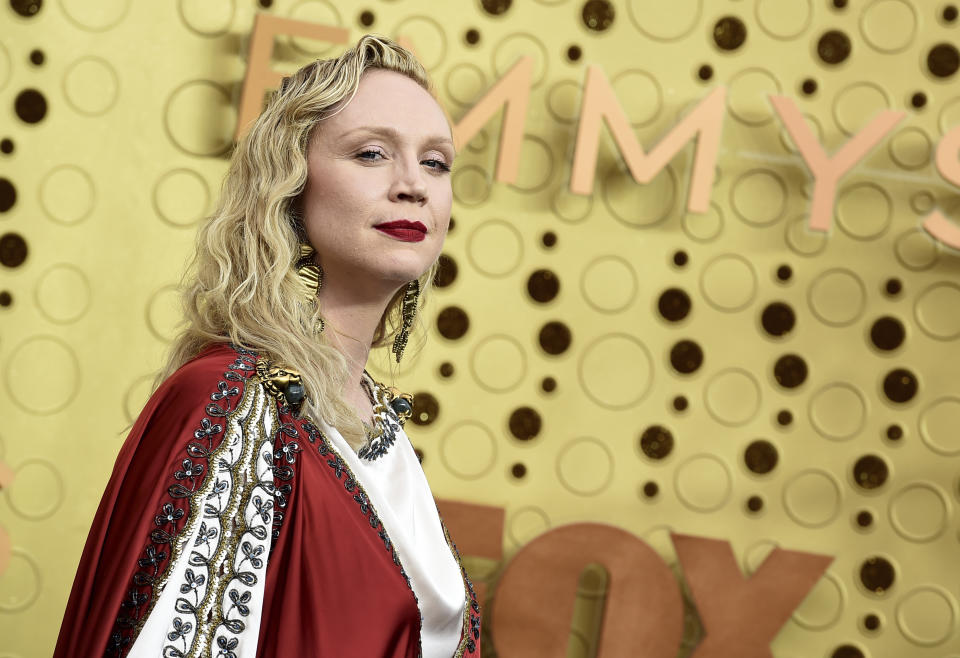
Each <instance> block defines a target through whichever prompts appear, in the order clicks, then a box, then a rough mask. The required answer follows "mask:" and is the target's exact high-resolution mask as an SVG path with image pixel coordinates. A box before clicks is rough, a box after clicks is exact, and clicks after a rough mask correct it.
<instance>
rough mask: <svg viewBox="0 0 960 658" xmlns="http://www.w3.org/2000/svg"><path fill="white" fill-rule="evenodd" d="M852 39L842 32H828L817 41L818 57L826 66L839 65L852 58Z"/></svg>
mask: <svg viewBox="0 0 960 658" xmlns="http://www.w3.org/2000/svg"><path fill="white" fill-rule="evenodd" d="M851 48H852V46H851V44H850V37H848V36H847V35H846V34H845V33H843V32H841V31H840V30H828V31H827V32H824V33H823V35H822V36H821V37H820V39H819V41H817V55H819V56H820V59H821V60H823V62H824V63H826V64H839V63H840V62H842V61H844V60H845V59H847V58H848V57H849V56H850V50H851Z"/></svg>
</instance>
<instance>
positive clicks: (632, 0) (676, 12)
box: [627, 0, 703, 41]
mask: <svg viewBox="0 0 960 658" xmlns="http://www.w3.org/2000/svg"><path fill="white" fill-rule="evenodd" d="M627 11H628V14H629V16H630V22H631V23H633V26H634V27H635V28H636V29H638V30H639V31H640V32H641V33H642V34H644V35H646V36H648V37H650V38H651V39H653V40H654V41H676V40H677V39H682V38H683V37H685V36H687V35H688V34H690V32H692V31H693V29H694V28H695V27H696V26H697V25H698V24H699V23H700V17H701V14H702V13H703V0H676V1H675V2H672V3H670V4H666V3H663V2H658V1H657V0H629V3H628V4H627Z"/></svg>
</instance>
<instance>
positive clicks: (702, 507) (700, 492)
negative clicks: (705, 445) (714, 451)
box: [673, 453, 733, 512]
mask: <svg viewBox="0 0 960 658" xmlns="http://www.w3.org/2000/svg"><path fill="white" fill-rule="evenodd" d="M732 480H733V478H732V475H731V473H730V468H729V467H728V466H727V465H726V464H725V463H724V462H723V460H721V459H720V458H719V457H717V456H715V455H711V454H707V453H701V454H699V455H694V456H693V457H691V458H690V459H688V460H686V461H685V462H683V463H682V464H680V465H679V466H677V469H676V471H675V472H674V481H673V485H674V489H675V490H676V492H677V498H678V499H679V500H680V502H681V503H683V504H684V505H686V506H687V507H688V508H690V509H691V510H693V511H695V512H715V511H716V510H718V509H720V508H721V507H723V506H724V505H725V504H726V503H727V502H728V501H729V500H730V494H731V491H732V489H733V483H732Z"/></svg>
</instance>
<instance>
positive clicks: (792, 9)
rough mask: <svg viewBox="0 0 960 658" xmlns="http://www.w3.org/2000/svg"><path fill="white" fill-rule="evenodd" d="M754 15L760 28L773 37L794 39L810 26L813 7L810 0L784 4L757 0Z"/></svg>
mask: <svg viewBox="0 0 960 658" xmlns="http://www.w3.org/2000/svg"><path fill="white" fill-rule="evenodd" d="M756 16H757V24H758V25H760V29H762V30H763V31H764V32H766V33H767V34H769V35H770V36H771V37H773V38H774V39H796V38H797V37H799V36H800V35H801V34H803V33H804V32H805V31H806V29H807V28H808V27H809V26H810V19H811V17H812V16H813V8H812V7H811V6H810V0H798V1H797V2H790V3H786V4H784V3H782V2H777V0H759V1H758V2H757V7H756Z"/></svg>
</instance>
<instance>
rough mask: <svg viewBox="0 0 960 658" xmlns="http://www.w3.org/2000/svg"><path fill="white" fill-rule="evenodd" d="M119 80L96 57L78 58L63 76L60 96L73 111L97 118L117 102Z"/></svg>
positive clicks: (113, 72)
mask: <svg viewBox="0 0 960 658" xmlns="http://www.w3.org/2000/svg"><path fill="white" fill-rule="evenodd" d="M119 93H120V78H119V76H117V72H116V70H115V69H114V68H113V66H112V65H111V64H110V63H109V62H107V61H106V60H104V59H100V58H99V57H81V58H80V59H78V60H76V61H75V62H73V63H72V64H71V65H70V67H69V68H68V69H67V71H66V72H65V73H64V74H63V95H64V97H65V98H66V99H67V103H69V104H70V107H72V108H73V109H74V110H76V111H77V112H79V113H80V114H86V115H88V116H100V115H102V114H104V113H106V112H107V110H109V109H110V108H111V107H113V106H114V104H115V103H116V102H117V96H118V95H119Z"/></svg>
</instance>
